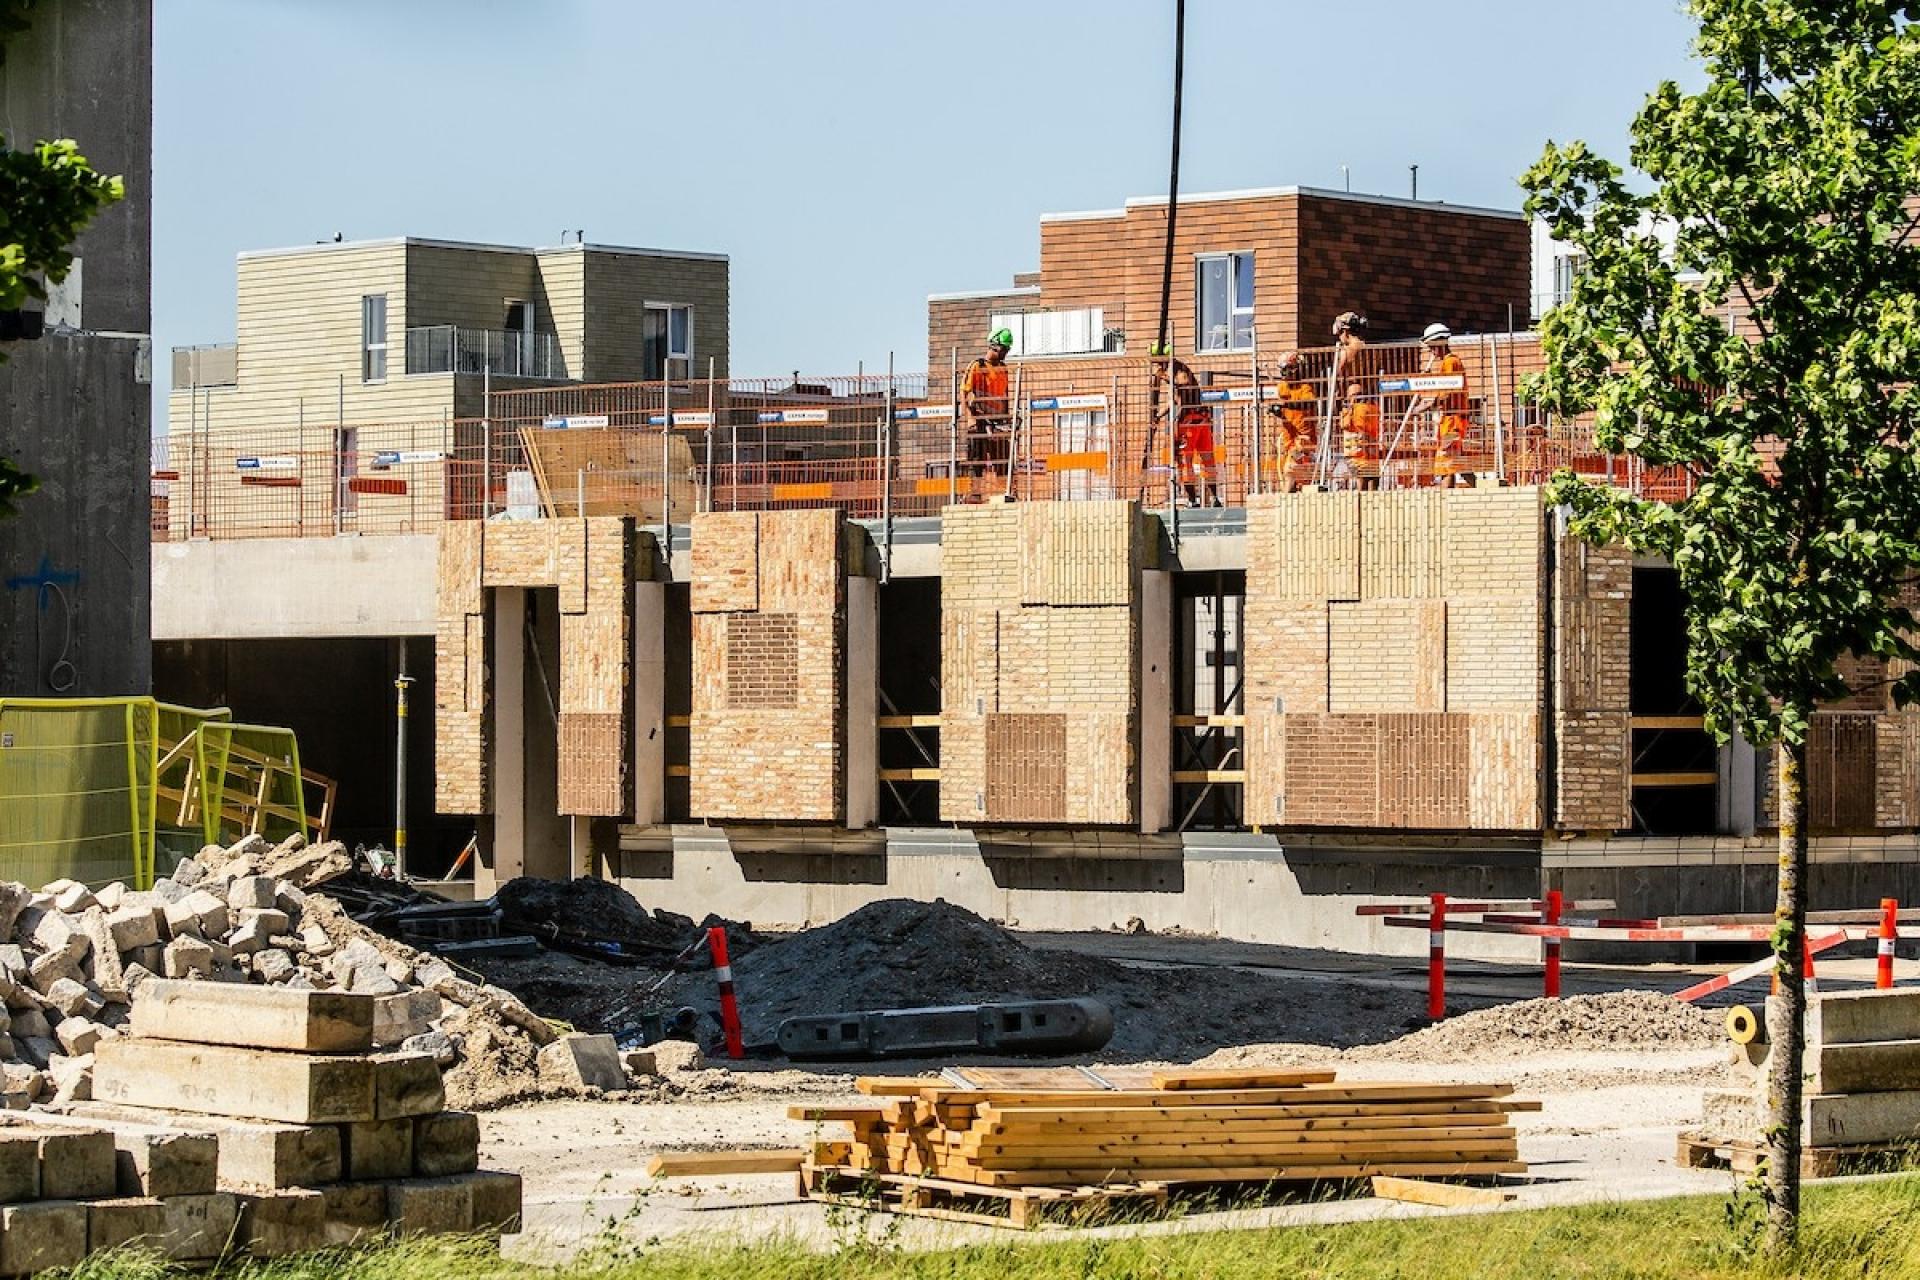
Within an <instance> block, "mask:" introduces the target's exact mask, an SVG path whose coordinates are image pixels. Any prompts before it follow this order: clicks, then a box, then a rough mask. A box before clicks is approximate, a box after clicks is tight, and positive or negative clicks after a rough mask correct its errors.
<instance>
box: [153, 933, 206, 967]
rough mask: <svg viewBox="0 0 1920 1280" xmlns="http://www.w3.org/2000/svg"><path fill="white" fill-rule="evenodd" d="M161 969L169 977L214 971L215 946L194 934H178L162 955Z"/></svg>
mask: <svg viewBox="0 0 1920 1280" xmlns="http://www.w3.org/2000/svg"><path fill="white" fill-rule="evenodd" d="M160 971H161V972H162V973H163V974H165V975H166V976H167V977H169V978H185V977H189V976H191V975H193V974H199V975H200V976H201V977H206V976H207V975H208V974H211V973H212V972H213V948H212V947H210V946H208V945H207V944H206V943H204V942H202V941H201V940H200V939H198V938H195V937H192V936H180V935H176V936H175V937H174V939H173V941H172V942H169V943H168V944H167V949H166V951H165V952H163V953H162V955H161V961H160Z"/></svg>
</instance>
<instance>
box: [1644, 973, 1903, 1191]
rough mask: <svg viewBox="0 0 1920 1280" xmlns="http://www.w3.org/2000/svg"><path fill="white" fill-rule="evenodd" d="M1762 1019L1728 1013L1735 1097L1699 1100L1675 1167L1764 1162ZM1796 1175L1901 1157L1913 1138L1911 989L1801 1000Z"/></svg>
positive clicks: (1766, 1049)
mask: <svg viewBox="0 0 1920 1280" xmlns="http://www.w3.org/2000/svg"><path fill="white" fill-rule="evenodd" d="M1765 1017H1766V1014H1765V1011H1763V1010H1760V1009H1757V1008H1753V1009H1748V1008H1737V1009H1734V1010H1730V1011H1729V1017H1728V1029H1729V1032H1730V1033H1731V1034H1732V1035H1733V1036H1734V1039H1735V1042H1734V1047H1733V1058H1734V1063H1735V1066H1736V1067H1737V1068H1739V1071H1740V1073H1741V1074H1743V1075H1744V1076H1745V1077H1746V1086H1745V1087H1744V1088H1739V1089H1719V1090H1709V1091H1707V1092H1706V1094H1705V1095H1704V1097H1703V1099H1702V1102H1703V1110H1702V1117H1701V1124H1700V1128H1699V1129H1698V1130H1695V1131H1692V1132H1689V1133H1683V1134H1682V1135H1681V1136H1680V1143H1679V1152H1678V1158H1679V1162H1680V1163H1681V1164H1683V1165H1688V1166H1694V1167H1700V1166H1717V1165H1722V1164H1725V1165H1729V1166H1731V1167H1732V1168H1734V1169H1735V1170H1737V1171H1741V1172H1751V1171H1752V1170H1753V1169H1754V1168H1756V1167H1757V1166H1758V1163H1759V1160H1760V1158H1761V1156H1762V1155H1763V1154H1764V1148H1765V1141H1764V1134H1765V1131H1766V1125H1767V1119H1766V1094H1767V1075H1768V1071H1769V1069H1770V1066H1771V1060H1772V1050H1771V1046H1770V1045H1769V1044H1768V1043H1767V1041H1766V1038H1765ZM1804 1066H1805V1070H1806V1073H1807V1086H1806V1093H1805V1094H1804V1095H1803V1097H1802V1102H1801V1116H1800V1119H1801V1124H1802V1128H1801V1134H1802V1143H1803V1144H1804V1154H1803V1157H1802V1173H1803V1174H1804V1175H1805V1176H1807V1177H1825V1176H1828V1175H1831V1174H1834V1173H1838V1172H1842V1171H1843V1170H1845V1169H1849V1168H1852V1167H1855V1166H1857V1165H1858V1163H1859V1162H1860V1160H1861V1159H1862V1158H1863V1157H1870V1156H1877V1155H1882V1154H1891V1155H1900V1154H1903V1153H1905V1152H1907V1151H1909V1150H1910V1149H1911V1148H1912V1146H1913V1144H1914V1142H1915V1140H1916V1139H1920V991H1917V990H1911V989H1908V990H1899V989H1890V990H1873V991H1842V992H1833V993H1831V994H1820V995H1816V996H1814V997H1813V998H1812V999H1810V1000H1809V1001H1808V1002H1807V1046H1806V1058H1805V1063H1804Z"/></svg>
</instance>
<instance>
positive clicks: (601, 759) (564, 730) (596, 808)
mask: <svg viewBox="0 0 1920 1280" xmlns="http://www.w3.org/2000/svg"><path fill="white" fill-rule="evenodd" d="M625 726H626V717H625V716H624V715H622V714H621V713H620V712H618V711H614V712H605V713H603V712H585V711H562V712H561V713H560V724H559V761H558V797H557V798H558V802H559V809H560V812H561V813H574V814H595V815H601V816H616V815H619V814H623V813H625V812H626V811H627V785H626V784H627V776H626V775H627V771H626V728H625Z"/></svg>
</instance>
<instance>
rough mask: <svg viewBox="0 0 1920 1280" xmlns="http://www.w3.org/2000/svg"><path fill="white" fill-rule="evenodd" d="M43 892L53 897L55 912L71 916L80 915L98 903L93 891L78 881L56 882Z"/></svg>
mask: <svg viewBox="0 0 1920 1280" xmlns="http://www.w3.org/2000/svg"><path fill="white" fill-rule="evenodd" d="M41 892H42V893H46V894H50V895H52V897H53V907H54V910H56V911H64V912H66V913H67V914H68V915H70V916H77V915H79V914H80V913H81V912H82V911H85V910H86V909H87V908H88V907H91V906H93V905H94V904H95V901H96V899H95V898H94V896H93V890H91V889H89V888H87V886H85V885H84V884H81V883H80V882H79V881H78V880H56V881H54V882H53V883H52V884H50V885H48V886H47V887H46V888H45V889H43V890H41Z"/></svg>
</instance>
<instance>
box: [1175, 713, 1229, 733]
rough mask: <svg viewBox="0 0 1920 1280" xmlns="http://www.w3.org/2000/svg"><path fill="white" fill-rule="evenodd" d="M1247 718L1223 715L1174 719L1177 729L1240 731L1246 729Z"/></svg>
mask: <svg viewBox="0 0 1920 1280" xmlns="http://www.w3.org/2000/svg"><path fill="white" fill-rule="evenodd" d="M1246 723H1247V718H1246V717H1245V716H1243V715H1237V714H1232V715H1229V714H1221V715H1193V716H1189V715H1178V716H1174V717H1173V725H1174V727H1175V728H1176V729H1209V728H1218V729H1240V728H1244V727H1245V726H1246Z"/></svg>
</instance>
